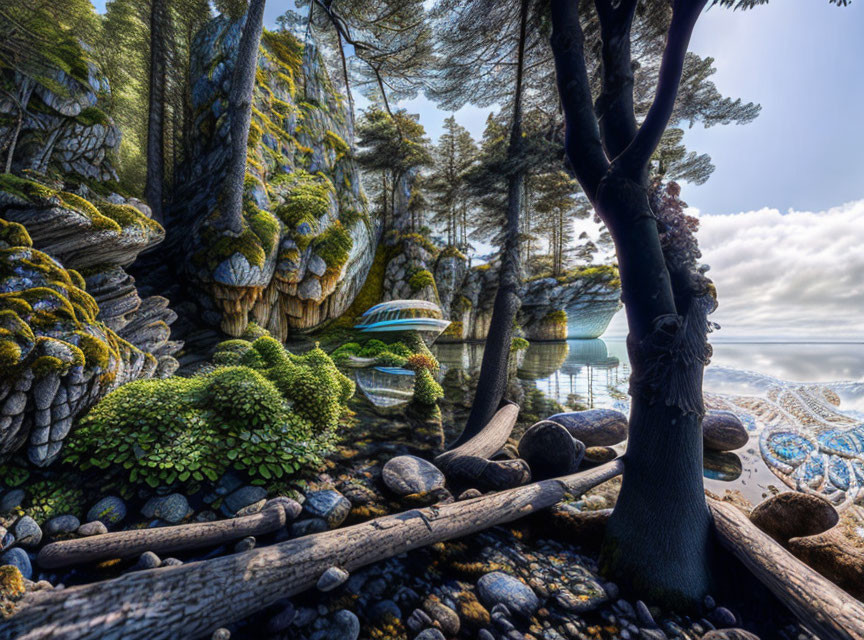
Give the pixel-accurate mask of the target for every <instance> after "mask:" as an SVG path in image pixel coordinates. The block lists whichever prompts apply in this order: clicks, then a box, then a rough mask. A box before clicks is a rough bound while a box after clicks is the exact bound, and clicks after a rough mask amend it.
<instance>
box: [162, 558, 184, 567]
mask: <svg viewBox="0 0 864 640" xmlns="http://www.w3.org/2000/svg"><path fill="white" fill-rule="evenodd" d="M181 564H183V561H182V560H180V559H179V558H165V559H164V560H163V561H162V564H160V565H159V566H160V567H179V566H180V565H181Z"/></svg>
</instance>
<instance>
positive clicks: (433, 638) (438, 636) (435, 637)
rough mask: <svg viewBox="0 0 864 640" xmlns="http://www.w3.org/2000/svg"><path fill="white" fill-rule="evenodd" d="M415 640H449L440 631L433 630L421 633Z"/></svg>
mask: <svg viewBox="0 0 864 640" xmlns="http://www.w3.org/2000/svg"><path fill="white" fill-rule="evenodd" d="M414 640H447V638H446V637H445V636H444V634H443V633H441V632H440V631H438V629H435V628H431V629H426V630H424V631H421V632H420V633H419V634H418V635H417V637H416V638H415V639H414Z"/></svg>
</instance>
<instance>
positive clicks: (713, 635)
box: [702, 629, 759, 640]
mask: <svg viewBox="0 0 864 640" xmlns="http://www.w3.org/2000/svg"><path fill="white" fill-rule="evenodd" d="M702 640H759V636H757V635H756V634H753V633H750V632H749V631H745V630H744V629H716V630H711V631H709V632H708V633H706V634H705V635H704V636H702Z"/></svg>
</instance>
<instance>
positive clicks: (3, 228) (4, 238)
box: [0, 218, 33, 247]
mask: <svg viewBox="0 0 864 640" xmlns="http://www.w3.org/2000/svg"><path fill="white" fill-rule="evenodd" d="M4 244H5V245H6V246H9V247H32V246H33V241H32V240H31V239H30V234H28V233H27V229H25V228H24V225H20V224H18V223H17V222H7V221H6V220H3V219H2V218H0V247H2V246H3V245H4Z"/></svg>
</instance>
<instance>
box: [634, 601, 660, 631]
mask: <svg viewBox="0 0 864 640" xmlns="http://www.w3.org/2000/svg"><path fill="white" fill-rule="evenodd" d="M636 620H637V621H638V622H639V626H641V627H647V628H649V629H656V628H657V623H656V622H654V616H652V615H651V612H650V611H649V610H648V606H647V605H646V604H645V603H644V602H642V601H641V600H637V601H636Z"/></svg>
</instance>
